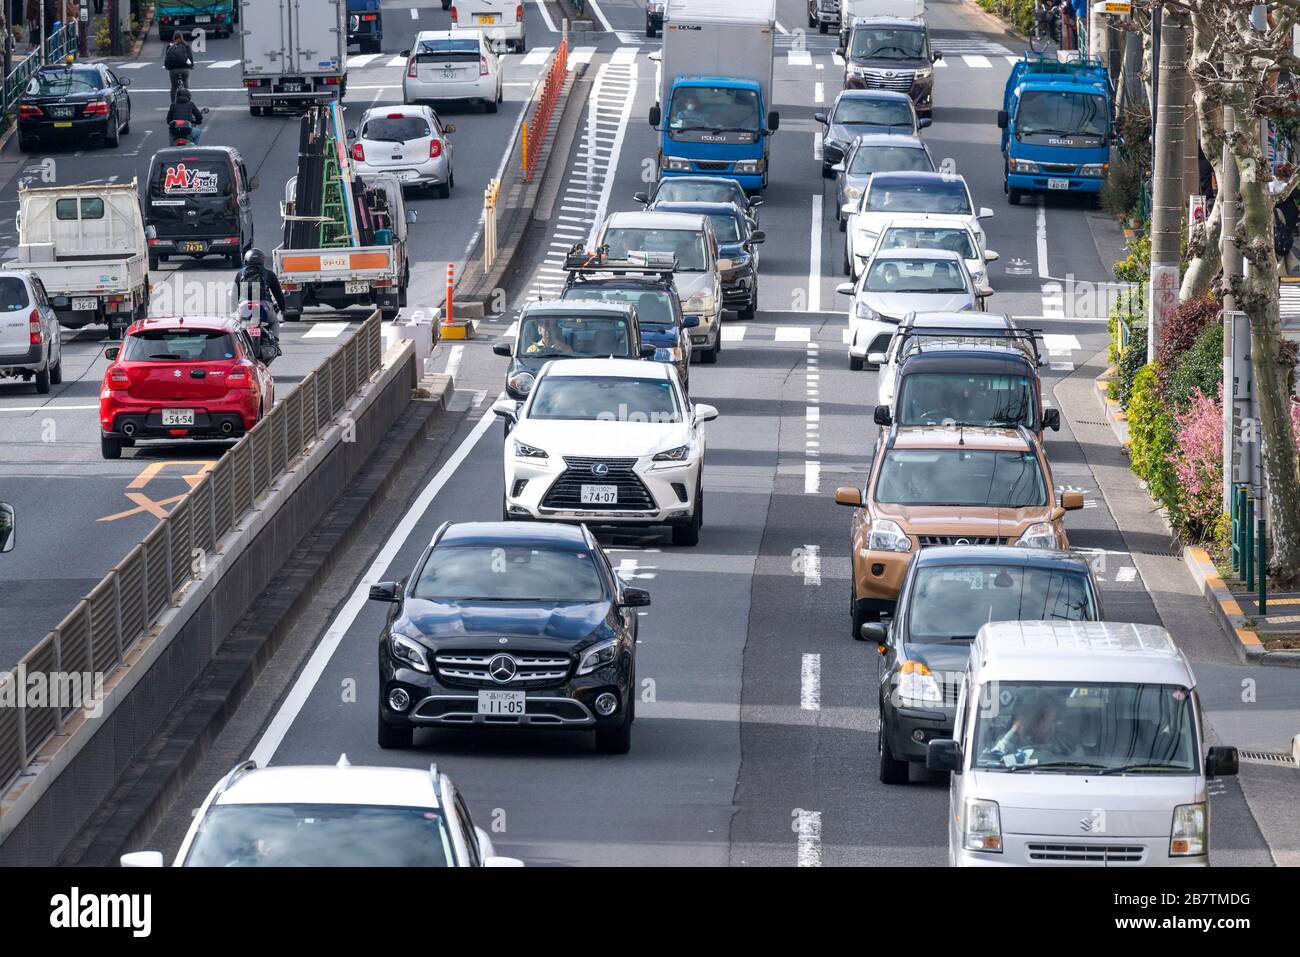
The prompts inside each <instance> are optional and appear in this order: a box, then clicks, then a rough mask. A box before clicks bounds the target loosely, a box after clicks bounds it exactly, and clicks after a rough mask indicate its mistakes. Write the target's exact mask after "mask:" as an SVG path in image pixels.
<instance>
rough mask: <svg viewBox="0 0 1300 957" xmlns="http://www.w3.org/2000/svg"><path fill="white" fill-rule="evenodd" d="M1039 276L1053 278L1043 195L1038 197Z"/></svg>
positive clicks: (1040, 277)
mask: <svg viewBox="0 0 1300 957" xmlns="http://www.w3.org/2000/svg"><path fill="white" fill-rule="evenodd" d="M1038 278H1039V279H1051V278H1052V274H1051V273H1050V272H1048V270H1047V207H1046V206H1044V205H1043V197H1041V196H1039V197H1038Z"/></svg>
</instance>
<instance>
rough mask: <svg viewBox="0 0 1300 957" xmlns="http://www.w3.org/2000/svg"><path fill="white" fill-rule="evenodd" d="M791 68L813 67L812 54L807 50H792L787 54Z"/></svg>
mask: <svg viewBox="0 0 1300 957" xmlns="http://www.w3.org/2000/svg"><path fill="white" fill-rule="evenodd" d="M786 59H788V60H789V61H790V65H791V66H811V65H812V54H811V53H809V52H808V51H807V50H791V51H789V52H788V53H787V54H786Z"/></svg>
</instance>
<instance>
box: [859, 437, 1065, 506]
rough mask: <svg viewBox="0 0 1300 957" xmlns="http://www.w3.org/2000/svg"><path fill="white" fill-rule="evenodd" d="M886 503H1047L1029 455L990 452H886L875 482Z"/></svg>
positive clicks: (880, 499) (1039, 474)
mask: <svg viewBox="0 0 1300 957" xmlns="http://www.w3.org/2000/svg"><path fill="white" fill-rule="evenodd" d="M875 498H876V501H878V502H882V503H885V504H888V505H953V506H962V507H972V508H975V507H994V508H1030V507H1034V506H1043V505H1046V504H1047V489H1046V486H1045V485H1044V483H1043V473H1042V470H1041V469H1039V467H1038V459H1037V458H1035V457H1034V454H1033V453H1032V452H1001V451H994V450H991V449H897V448H895V449H890V450H889V451H888V452H886V453H885V459H884V461H883V462H882V463H881V465H880V474H879V476H878V477H877V479H876V494H875Z"/></svg>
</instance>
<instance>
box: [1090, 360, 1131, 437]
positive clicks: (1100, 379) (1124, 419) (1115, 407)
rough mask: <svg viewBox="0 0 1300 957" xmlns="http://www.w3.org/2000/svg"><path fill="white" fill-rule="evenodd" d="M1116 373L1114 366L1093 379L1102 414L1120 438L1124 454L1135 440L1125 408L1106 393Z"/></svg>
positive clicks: (1112, 430)
mask: <svg viewBox="0 0 1300 957" xmlns="http://www.w3.org/2000/svg"><path fill="white" fill-rule="evenodd" d="M1114 375H1115V368H1114V366H1112V367H1111V368H1109V369H1107V370H1106V371H1105V372H1103V373H1102V374H1101V375H1099V376H1097V377H1096V378H1095V379H1093V380H1092V381H1093V384H1094V385H1095V386H1096V389H1097V392H1096V395H1097V401H1098V402H1099V403H1100V404H1101V411H1102V415H1104V416H1105V418H1106V424H1107V425H1108V426H1110V430H1111V432H1113V433H1115V438H1116V440H1118V442H1119V444H1120V448H1121V449H1123V450H1124V454H1125V455H1127V454H1128V447H1129V445H1130V443H1131V442H1132V441H1133V440H1132V438H1131V437H1130V436H1129V432H1128V416H1126V415H1125V414H1124V410H1123V409H1122V408H1120V404H1119V401H1118V400H1117V399H1112V398H1110V397H1109V396H1108V395H1106V392H1107V388H1108V386H1109V385H1110V383H1111V381H1112V378H1113V376H1114Z"/></svg>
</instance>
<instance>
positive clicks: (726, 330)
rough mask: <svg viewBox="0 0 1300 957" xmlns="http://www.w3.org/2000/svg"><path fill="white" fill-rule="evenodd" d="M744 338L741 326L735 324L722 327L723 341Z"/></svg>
mask: <svg viewBox="0 0 1300 957" xmlns="http://www.w3.org/2000/svg"><path fill="white" fill-rule="evenodd" d="M744 338H745V330H744V328H743V327H737V326H723V327H722V341H723V342H740V341H741V340H742V339H744Z"/></svg>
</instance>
